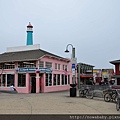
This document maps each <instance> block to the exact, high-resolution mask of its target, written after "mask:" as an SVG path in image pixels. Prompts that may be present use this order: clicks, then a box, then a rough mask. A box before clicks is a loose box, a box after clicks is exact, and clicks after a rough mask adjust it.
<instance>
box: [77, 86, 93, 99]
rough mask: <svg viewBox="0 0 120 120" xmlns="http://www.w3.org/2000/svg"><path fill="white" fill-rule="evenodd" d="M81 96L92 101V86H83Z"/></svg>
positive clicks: (80, 91)
mask: <svg viewBox="0 0 120 120" xmlns="http://www.w3.org/2000/svg"><path fill="white" fill-rule="evenodd" d="M79 96H80V97H86V98H89V99H92V98H93V92H92V91H91V85H82V86H81V89H80V90H79Z"/></svg>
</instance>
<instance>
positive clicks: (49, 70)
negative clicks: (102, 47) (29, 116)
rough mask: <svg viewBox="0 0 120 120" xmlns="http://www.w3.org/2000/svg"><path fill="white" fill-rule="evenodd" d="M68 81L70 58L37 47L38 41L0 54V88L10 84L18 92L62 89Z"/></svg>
mask: <svg viewBox="0 0 120 120" xmlns="http://www.w3.org/2000/svg"><path fill="white" fill-rule="evenodd" d="M65 70H67V73H66V71H65ZM71 82H72V72H71V62H70V60H69V59H66V58H63V57H60V56H58V55H55V54H52V53H49V52H47V51H44V50H42V49H40V45H39V44H36V45H26V46H19V47H10V48H7V51H6V52H5V53H2V54H0V90H10V85H11V84H12V83H13V84H14V86H15V88H16V89H17V91H18V93H40V92H52V91H61V90H68V89H69V88H70V85H69V84H70V83H71Z"/></svg>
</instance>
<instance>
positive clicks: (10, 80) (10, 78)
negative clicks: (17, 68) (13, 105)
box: [7, 74, 14, 87]
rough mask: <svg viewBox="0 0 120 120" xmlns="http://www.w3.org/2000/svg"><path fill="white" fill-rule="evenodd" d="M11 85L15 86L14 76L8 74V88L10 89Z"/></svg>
mask: <svg viewBox="0 0 120 120" xmlns="http://www.w3.org/2000/svg"><path fill="white" fill-rule="evenodd" d="M11 84H14V75H13V74H7V87H9V86H10V85H11Z"/></svg>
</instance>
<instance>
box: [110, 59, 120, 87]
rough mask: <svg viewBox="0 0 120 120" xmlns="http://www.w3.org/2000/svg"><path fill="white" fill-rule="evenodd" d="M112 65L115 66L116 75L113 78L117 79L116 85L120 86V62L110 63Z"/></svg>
mask: <svg viewBox="0 0 120 120" xmlns="http://www.w3.org/2000/svg"><path fill="white" fill-rule="evenodd" d="M110 63H111V64H113V65H115V73H114V75H113V78H115V79H116V84H117V85H120V60H115V61H110Z"/></svg>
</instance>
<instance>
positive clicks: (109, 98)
mask: <svg viewBox="0 0 120 120" xmlns="http://www.w3.org/2000/svg"><path fill="white" fill-rule="evenodd" d="M110 100H111V96H110V94H109V93H106V94H105V95H104V101H105V102H110Z"/></svg>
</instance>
